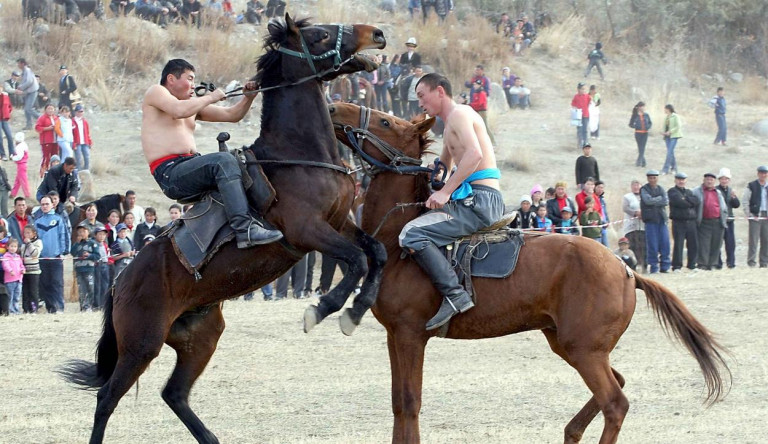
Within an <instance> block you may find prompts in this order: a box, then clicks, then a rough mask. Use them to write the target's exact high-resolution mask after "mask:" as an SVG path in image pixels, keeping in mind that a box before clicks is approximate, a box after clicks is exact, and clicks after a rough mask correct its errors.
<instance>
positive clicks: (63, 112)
mask: <svg viewBox="0 0 768 444" xmlns="http://www.w3.org/2000/svg"><path fill="white" fill-rule="evenodd" d="M54 131H55V132H56V143H57V144H58V145H59V156H61V158H62V159H66V158H67V157H71V158H73V159H74V158H75V153H74V152H73V151H72V142H74V134H73V133H72V114H71V113H70V112H69V108H67V107H66V106H62V107H61V109H60V110H59V118H58V119H56V128H54Z"/></svg>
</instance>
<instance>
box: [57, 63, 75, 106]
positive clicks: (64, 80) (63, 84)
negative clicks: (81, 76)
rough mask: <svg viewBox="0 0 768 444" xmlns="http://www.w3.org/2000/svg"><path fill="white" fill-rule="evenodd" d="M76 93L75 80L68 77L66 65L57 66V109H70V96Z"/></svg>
mask: <svg viewBox="0 0 768 444" xmlns="http://www.w3.org/2000/svg"><path fill="white" fill-rule="evenodd" d="M75 91H77V83H75V78H74V77H72V76H71V75H69V70H68V69H67V66H66V65H61V66H59V108H61V107H62V106H66V107H67V108H69V109H72V99H71V94H72V93H73V92H75Z"/></svg>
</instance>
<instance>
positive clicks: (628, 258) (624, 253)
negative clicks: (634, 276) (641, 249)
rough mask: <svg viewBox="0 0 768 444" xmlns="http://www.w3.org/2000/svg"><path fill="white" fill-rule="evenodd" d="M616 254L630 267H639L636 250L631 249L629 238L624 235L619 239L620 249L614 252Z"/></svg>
mask: <svg viewBox="0 0 768 444" xmlns="http://www.w3.org/2000/svg"><path fill="white" fill-rule="evenodd" d="M613 253H614V254H615V255H616V256H618V257H620V258H621V260H622V261H624V263H625V264H627V266H629V268H631V269H632V270H635V269H636V267H637V258H636V257H635V252H634V251H632V250H630V249H629V239H627V238H626V237H622V238H621V239H619V249H618V250H616V251H614V252H613Z"/></svg>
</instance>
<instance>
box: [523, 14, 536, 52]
mask: <svg viewBox="0 0 768 444" xmlns="http://www.w3.org/2000/svg"><path fill="white" fill-rule="evenodd" d="M520 20H522V21H523V26H522V28H521V30H522V36H523V44H524V46H525V47H526V48H528V47H530V46H531V44H533V41H534V40H536V28H534V26H533V22H531V21H529V20H528V16H527V15H525V14H523V15H522V16H521V17H520Z"/></svg>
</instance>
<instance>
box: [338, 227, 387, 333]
mask: <svg viewBox="0 0 768 444" xmlns="http://www.w3.org/2000/svg"><path fill="white" fill-rule="evenodd" d="M347 226H348V227H349V229H345V230H344V234H345V235H347V236H348V237H351V238H353V239H355V243H356V244H357V245H358V246H359V247H361V248H362V249H363V252H364V253H365V255H366V257H368V259H369V261H368V274H367V275H366V276H365V280H364V281H363V285H362V287H361V288H360V294H359V295H357V297H355V301H354V303H353V304H352V307H351V308H348V309H346V310H344V314H342V315H341V317H340V318H339V326H340V327H341V331H342V333H344V334H345V335H347V336H349V335H351V334H352V332H353V331H354V330H355V328H356V327H357V326H358V325H360V320H361V319H362V318H363V315H364V314H365V312H366V311H368V309H370V308H371V307H373V304H374V303H375V302H376V296H377V295H378V293H379V284H381V273H382V271H383V269H384V265H385V264H386V263H387V250H386V248H384V245H383V244H382V243H381V242H379V241H377V240H376V239H374V238H373V237H371V236H370V235H368V234H366V233H365V231H363V230H361V229H359V228H357V227H356V226H354V225H351V224H347ZM345 228H346V227H345Z"/></svg>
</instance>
